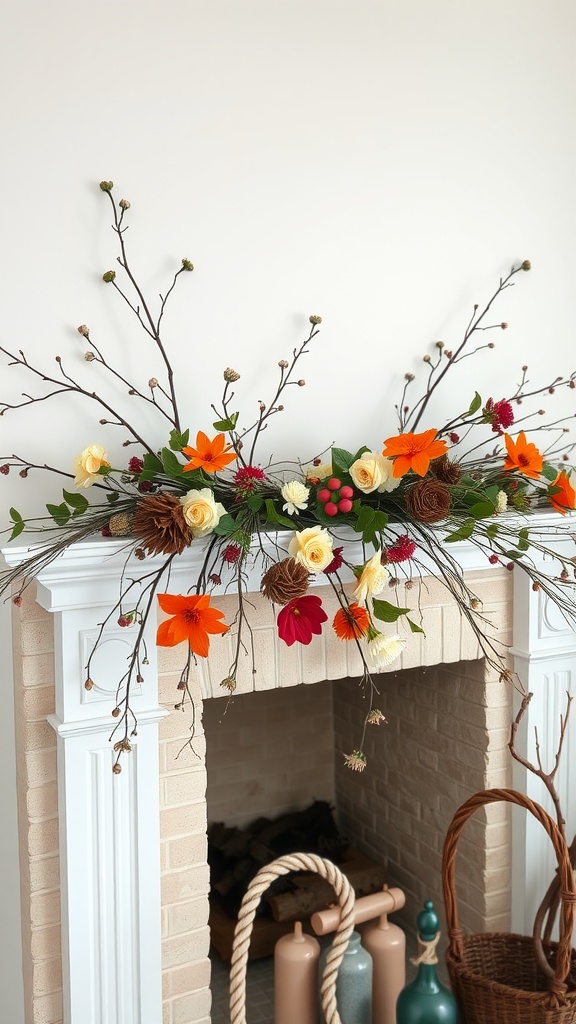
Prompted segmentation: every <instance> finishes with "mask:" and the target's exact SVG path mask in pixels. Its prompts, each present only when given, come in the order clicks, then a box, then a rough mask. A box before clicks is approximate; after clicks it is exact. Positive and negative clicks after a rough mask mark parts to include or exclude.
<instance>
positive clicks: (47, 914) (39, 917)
mask: <svg viewBox="0 0 576 1024" xmlns="http://www.w3.org/2000/svg"><path fill="white" fill-rule="evenodd" d="M30 920H31V922H32V925H33V926H35V927H37V928H41V927H42V926H43V925H48V924H59V923H60V893H59V892H49V893H37V894H33V895H32V896H31V898H30Z"/></svg>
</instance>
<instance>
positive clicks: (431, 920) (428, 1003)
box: [396, 900, 496, 1024]
mask: <svg viewBox="0 0 576 1024" xmlns="http://www.w3.org/2000/svg"><path fill="white" fill-rule="evenodd" d="M417 923H418V939H419V944H420V946H421V951H420V952H421V955H422V961H421V962H420V963H419V966H418V975H417V977H416V980H415V981H412V982H411V983H410V984H409V985H406V988H404V989H402V991H401V993H400V995H399V996H398V1002H397V1003H396V1024H458V1011H457V1007H456V1000H455V999H454V996H453V995H452V993H451V992H450V990H449V989H447V988H446V987H445V986H444V985H441V984H440V982H439V981H438V974H437V971H436V964H437V963H438V957H437V956H436V954H435V952H434V949H433V948H432V949H431V950H429V952H428V954H427V955H426V952H425V951H426V947H427V946H429V944H430V943H431V942H433V941H434V939H436V936H437V935H439V932H438V928H439V924H440V922H439V920H438V917H437V915H436V913H435V911H434V904H433V903H432V901H431V900H426V903H425V904H424V910H423V911H422V912H421V913H420V914H418V919H417ZM495 1024H496V1022H495Z"/></svg>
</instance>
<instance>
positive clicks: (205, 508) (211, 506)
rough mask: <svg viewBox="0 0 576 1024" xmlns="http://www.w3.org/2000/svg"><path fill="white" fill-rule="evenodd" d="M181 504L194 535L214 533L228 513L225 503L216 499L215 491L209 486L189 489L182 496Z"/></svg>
mask: <svg viewBox="0 0 576 1024" xmlns="http://www.w3.org/2000/svg"><path fill="white" fill-rule="evenodd" d="M180 504H181V505H182V512H183V513H184V519H185V520H186V522H187V523H188V526H189V527H190V531H191V533H192V536H193V537H205V536H206V534H207V533H212V530H213V529H214V527H215V526H217V525H218V523H219V522H220V520H221V518H222V516H223V515H225V513H226V509H225V508H224V505H221V504H220V502H219V501H215V500H214V492H213V491H212V490H211V489H210V488H209V487H202V488H201V489H200V490H199V491H188V493H187V494H185V495H184V497H183V498H180Z"/></svg>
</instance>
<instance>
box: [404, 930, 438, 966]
mask: <svg viewBox="0 0 576 1024" xmlns="http://www.w3.org/2000/svg"><path fill="white" fill-rule="evenodd" d="M439 941H440V932H436V935H435V936H434V938H433V939H431V941H430V942H423V941H422V939H421V938H418V947H419V949H420V953H419V954H418V956H413V957H412V956H411V957H410V963H411V964H414V967H418V966H419V965H420V964H437V963H438V957H437V956H436V946H437V945H438V943H439Z"/></svg>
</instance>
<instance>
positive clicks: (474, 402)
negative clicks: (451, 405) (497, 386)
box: [468, 392, 482, 416]
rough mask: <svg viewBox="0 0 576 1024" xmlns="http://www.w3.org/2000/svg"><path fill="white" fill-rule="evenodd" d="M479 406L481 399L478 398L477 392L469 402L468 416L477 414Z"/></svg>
mask: <svg viewBox="0 0 576 1024" xmlns="http://www.w3.org/2000/svg"><path fill="white" fill-rule="evenodd" d="M481 405H482V399H481V398H480V395H479V394H478V392H476V394H475V395H474V398H473V399H472V401H471V402H470V406H469V408H468V416H473V415H474V413H475V412H478V409H479V408H480V406H481Z"/></svg>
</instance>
